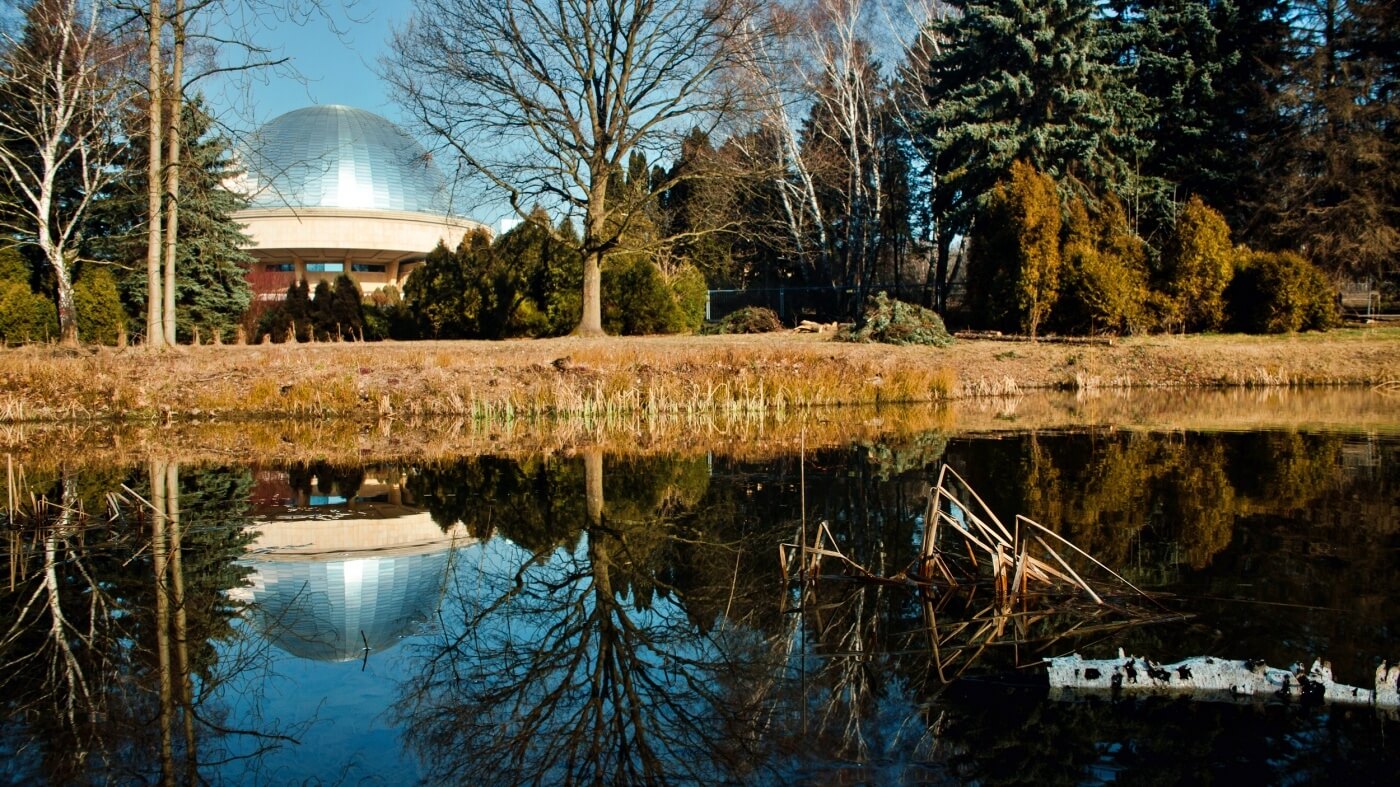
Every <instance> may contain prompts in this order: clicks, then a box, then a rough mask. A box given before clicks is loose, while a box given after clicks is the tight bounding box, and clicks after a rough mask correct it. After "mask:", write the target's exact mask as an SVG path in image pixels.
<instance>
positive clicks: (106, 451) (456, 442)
mask: <svg viewBox="0 0 1400 787" xmlns="http://www.w3.org/2000/svg"><path fill="white" fill-rule="evenodd" d="M1398 403H1400V393H1397V394H1395V395H1391V394H1387V393H1384V392H1377V391H1374V390H1372V389H1365V388H1359V387H1355V386H1352V387H1333V388H1327V389H1297V388H1279V387H1275V388H1252V389H1245V388H1235V389H1213V390H1196V391H1178V390H1170V391H1164V390H1158V391H1148V390H1141V389H1138V390H1127V389H1119V390H1100V391H1077V392H1039V393H1035V394H1032V395H1028V396H1014V397H995V398H992V397H985V398H979V399H967V400H962V401H958V402H946V403H938V404H927V405H891V406H886V407H878V408H877V407H831V408H824V409H811V410H806V411H802V412H796V413H790V414H787V415H778V414H774V413H735V414H722V415H714V414H694V415H688V416H687V415H679V416H659V417H652V416H648V415H645V414H628V415H623V416H621V417H616V418H610V419H600V420H595V421H583V420H570V421H560V420H556V421H550V422H538V423H532V422H523V421H521V422H516V423H513V424H502V423H488V422H479V421H473V420H470V419H461V418H456V419H454V418H421V419H417V418H407V419H386V420H384V421H381V422H378V423H363V422H359V421H355V420H350V419H336V420H304V421H296V420H274V419H262V420H257V421H234V420H223V421H183V422H182V421H175V422H172V423H170V424H168V425H165V424H150V423H129V422H128V423H116V422H110V421H107V422H68V423H29V424H0V453H4V454H6V455H7V456H8V457H9V458H10V460H12V461H13V462H14V463H16V464H17V465H20V466H27V467H30V468H49V469H52V468H56V467H60V466H62V467H68V468H76V467H85V466H114V465H127V464H137V463H143V462H146V461H150V460H153V459H155V460H161V461H178V462H185V463H192V464H199V465H211V464H227V463H233V464H258V463H261V462H268V461H273V462H317V461H327V462H331V463H333V464H348V465H358V464H364V463H372V462H400V461H403V462H413V463H419V462H426V463H432V462H435V461H440V460H450V459H453V458H456V457H459V456H470V455H493V456H510V457H529V456H550V455H572V454H575V453H577V452H580V451H586V450H593V449H600V450H602V451H603V452H604V453H607V454H617V455H629V456H635V455H675V456H689V455H697V454H710V455H717V456H726V457H732V458H740V459H745V460H764V459H769V458H774V457H780V456H795V455H798V454H799V453H802V452H806V453H807V454H808V455H812V454H814V453H816V452H820V451H823V450H830V449H846V448H849V447H850V446H852V445H866V446H869V447H871V448H872V449H874V450H880V449H879V447H880V446H887V447H890V446H894V447H898V446H904V447H908V446H911V445H914V446H917V445H921V444H925V443H929V441H933V442H934V443H937V442H938V441H939V440H943V439H949V438H953V437H968V436H976V435H1010V434H1018V433H1036V434H1055V433H1067V432H1071V433H1078V432H1095V433H1103V434H1114V433H1123V432H1173V433H1184V432H1203V433H1204V432H1247V431H1287V432H1318V433H1332V434H1342V435H1350V436H1353V437H1365V436H1374V435H1380V434H1384V435H1400V410H1397V408H1396V404H1398ZM79 446H80V448H75V447H79Z"/></svg>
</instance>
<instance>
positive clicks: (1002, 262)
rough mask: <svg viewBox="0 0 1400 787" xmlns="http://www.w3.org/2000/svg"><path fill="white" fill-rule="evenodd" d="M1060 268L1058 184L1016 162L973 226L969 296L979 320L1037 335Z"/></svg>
mask: <svg viewBox="0 0 1400 787" xmlns="http://www.w3.org/2000/svg"><path fill="white" fill-rule="evenodd" d="M1060 268H1061V259H1060V199H1059V194H1058V192H1057V191H1056V189H1055V182H1054V180H1052V179H1051V178H1050V176H1048V175H1046V174H1044V173H1042V172H1038V171H1037V170H1036V169H1035V167H1033V166H1032V165H1030V164H1029V163H1027V162H1025V161H1017V162H1015V163H1014V164H1012V166H1011V172H1010V176H1009V178H1008V179H1007V180H1005V181H1003V182H1002V183H1000V184H998V185H997V187H996V188H995V189H993V190H992V193H991V195H990V196H989V197H988V200H987V206H986V209H985V210H984V211H983V212H982V214H981V215H980V216H979V217H978V220H977V224H976V225H975V227H974V235H973V243H972V265H971V267H970V268H969V270H968V296H969V298H970V300H971V305H972V307H973V310H974V312H976V319H977V320H978V321H979V322H982V323H985V324H987V325H989V326H990V327H993V328H1000V329H1002V330H1012V331H1014V330H1020V331H1023V332H1025V333H1028V334H1030V335H1031V336H1035V335H1036V334H1037V332H1038V331H1039V329H1040V327H1041V326H1042V325H1043V324H1044V323H1045V321H1046V318H1047V317H1049V316H1050V309H1051V307H1052V306H1053V305H1054V304H1055V301H1056V299H1057V295H1058V293H1059V289H1060Z"/></svg>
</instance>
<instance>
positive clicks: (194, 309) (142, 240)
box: [88, 98, 252, 341]
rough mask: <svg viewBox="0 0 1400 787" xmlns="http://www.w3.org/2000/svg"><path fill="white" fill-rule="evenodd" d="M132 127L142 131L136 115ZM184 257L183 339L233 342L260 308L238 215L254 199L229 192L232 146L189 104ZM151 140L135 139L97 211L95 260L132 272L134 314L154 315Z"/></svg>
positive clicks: (180, 294) (127, 291)
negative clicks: (253, 307) (149, 277)
mask: <svg viewBox="0 0 1400 787" xmlns="http://www.w3.org/2000/svg"><path fill="white" fill-rule="evenodd" d="M129 122H130V123H131V124H138V125H139V124H140V123H141V122H142V121H141V119H140V117H139V114H138V115H133V117H132V118H131V119H130V121H129ZM181 133H182V134H183V135H184V137H185V140H184V144H183V148H182V153H181V159H182V161H183V166H184V169H183V171H182V173H181V180H180V226H179V252H178V254H179V258H178V260H177V261H176V276H177V278H176V283H175V288H176V289H175V294H176V299H175V310H176V324H177V329H178V336H180V337H181V338H184V339H188V338H189V337H190V336H192V335H193V333H194V331H195V330H196V329H198V330H199V332H200V334H201V335H204V336H208V335H209V334H210V333H212V332H216V331H217V332H219V333H220V334H221V335H222V338H223V339H224V340H226V341H227V340H231V339H232V337H233V333H234V331H235V330H236V329H237V325H238V321H239V319H240V318H241V317H242V315H243V313H244V311H246V310H247V308H248V304H249V303H250V302H251V301H252V291H251V289H250V288H249V286H248V281H247V277H246V271H247V266H248V264H249V263H250V262H251V261H252V257H251V256H250V255H249V254H248V252H247V251H246V248H247V246H248V245H249V242H250V241H249V238H248V236H247V235H246V234H244V232H243V228H242V226H241V225H240V224H239V223H238V222H237V221H235V220H234V219H233V214H234V213H235V212H237V211H239V210H242V209H243V208H245V207H247V205H248V201H247V198H246V197H244V196H243V195H241V194H239V193H237V192H235V191H231V190H229V189H227V188H225V187H224V184H225V183H226V182H227V181H228V180H230V179H232V178H234V177H236V176H237V175H238V174H239V170H238V168H237V165H236V163H235V162H234V160H233V158H232V144H231V143H230V141H229V140H228V138H227V137H224V136H222V135H221V134H218V133H216V132H215V131H214V124H213V118H212V117H210V115H209V114H208V113H207V112H206V111H205V110H204V102H203V100H202V99H200V98H195V99H193V100H191V101H188V102H185V103H184V105H183V123H182V128H181ZM145 146H146V138H145V135H144V134H132V135H131V137H130V147H129V148H128V152H127V156H126V158H124V159H123V160H122V161H121V166H122V172H121V175H120V176H119V177H118V178H117V179H116V180H115V181H114V182H113V183H112V185H111V187H110V188H109V190H108V193H107V194H106V196H105V198H104V199H103V200H102V201H101V202H100V205H99V207H98V209H97V210H96V211H95V212H94V214H95V215H94V220H93V222H92V226H91V228H90V229H89V230H88V233H89V235H90V236H92V237H93V241H92V244H91V245H92V253H93V254H94V256H96V257H97V258H99V259H104V260H109V261H111V262H114V263H118V264H119V265H120V266H121V267H122V268H123V269H125V270H128V271H129V273H127V274H126V276H124V277H123V278H122V280H121V281H120V282H119V283H118V286H119V288H120V290H121V293H122V300H123V302H124V304H125V307H126V312H127V314H129V315H144V314H145V313H146V270H145V266H144V265H142V264H138V263H140V262H141V261H142V260H144V259H145V257H146V244H147V233H146V212H147V205H146V147H145Z"/></svg>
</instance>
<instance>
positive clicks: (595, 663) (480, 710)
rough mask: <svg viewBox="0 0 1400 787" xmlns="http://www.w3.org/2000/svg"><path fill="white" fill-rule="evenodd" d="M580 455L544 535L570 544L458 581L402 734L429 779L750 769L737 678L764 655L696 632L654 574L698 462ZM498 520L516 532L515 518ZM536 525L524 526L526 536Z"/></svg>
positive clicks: (624, 778) (407, 704) (586, 777)
mask: <svg viewBox="0 0 1400 787" xmlns="http://www.w3.org/2000/svg"><path fill="white" fill-rule="evenodd" d="M573 464H574V466H575V468H576V469H581V470H582V471H583V472H582V474H581V477H579V476H575V477H576V478H579V480H580V481H581V483H579V484H578V485H576V486H575V487H574V488H573V491H572V501H573V502H572V503H571V504H568V505H564V504H560V505H557V506H555V507H554V508H553V509H552V510H553V511H555V512H556V513H557V512H560V511H570V512H574V516H572V517H570V518H567V519H566V518H563V517H556V518H554V519H553V520H552V522H551V524H553V525H554V526H555V528H557V530H556V532H555V533H554V534H551V535H549V536H548V537H547V538H544V539H541V540H540V541H537V543H545V544H571V545H573V546H566V547H564V548H560V549H557V550H553V551H551V552H543V553H540V554H537V555H535V556H533V557H532V556H530V555H528V554H526V553H525V552H523V551H519V552H517V551H514V550H507V549H505V548H504V547H502V548H501V549H500V550H499V552H500V553H502V554H501V556H500V559H501V560H504V561H508V562H509V563H510V565H507V566H497V567H495V568H494V569H492V568H485V567H484V568H483V570H482V572H481V574H480V575H476V576H470V577H468V576H463V575H459V576H458V577H457V583H456V586H455V592H454V593H453V596H454V601H455V605H454V608H455V609H457V610H458V611H460V612H461V614H462V615H463V616H464V620H463V621H462V624H463V625H462V626H461V627H460V628H459V627H458V626H457V625H456V624H455V621H454V622H453V625H451V626H449V627H447V631H444V632H443V635H442V638H441V639H440V640H439V641H437V642H435V643H434V644H433V645H432V646H431V647H429V648H427V649H426V650H425V651H424V652H423V654H422V656H423V658H422V660H421V662H420V663H419V670H417V672H416V673H415V674H414V675H412V676H411V677H410V678H409V679H408V680H407V681H406V687H407V693H406V694H405V696H404V698H403V700H402V702H401V704H400V708H399V709H400V711H401V713H402V714H403V716H404V718H405V720H406V722H407V724H408V727H409V734H408V738H409V740H410V741H412V742H413V745H414V746H415V747H416V748H417V749H418V750H419V751H420V753H421V754H422V755H423V758H424V760H425V762H427V763H428V764H429V767H430V768H431V771H432V772H431V775H432V777H433V778H434V779H440V780H444V781H453V782H474V781H491V782H501V781H506V782H522V781H580V782H584V781H607V782H616V783H651V782H659V781H669V780H674V779H677V778H689V779H704V778H715V777H720V778H722V777H724V776H725V775H730V776H733V775H738V774H742V773H744V771H745V767H746V765H745V763H747V762H749V756H748V751H747V749H748V746H749V744H750V743H751V738H750V735H749V734H747V733H745V729H746V726H745V719H746V715H745V713H746V711H747V710H748V709H750V708H751V706H752V704H753V703H752V701H751V700H747V699H745V698H744V697H743V695H742V694H739V693H736V692H732V691H731V690H730V687H732V686H734V685H735V684H736V683H738V684H743V683H744V681H743V680H742V679H741V678H740V676H741V674H742V673H743V672H745V671H746V670H748V669H752V668H753V665H754V664H755V663H756V662H755V661H754V660H750V659H745V658H735V655H736V654H735V653H734V650H735V649H736V648H742V647H744V646H743V645H742V644H741V643H742V641H743V638H742V637H741V636H739V635H738V634H737V633H736V632H735V630H731V629H728V628H724V629H722V630H720V631H716V632H712V633H711V635H709V636H706V635H703V634H701V633H700V632H699V630H698V629H697V627H696V626H695V625H694V624H692V623H691V622H690V620H689V619H688V618H687V617H686V614H685V612H684V610H683V609H682V608H681V606H680V605H679V604H678V603H677V599H676V598H675V597H674V595H673V594H672V589H671V588H670V587H669V586H667V585H665V584H664V580H663V579H662V578H661V576H660V575H661V574H662V573H663V572H661V571H658V569H659V568H660V567H662V566H663V565H664V563H665V562H666V561H665V559H664V556H665V553H666V552H667V551H668V550H671V549H675V548H677V546H676V543H675V541H674V539H673V538H671V535H672V534H673V532H674V522H673V517H675V516H678V515H681V514H683V513H684V511H685V509H686V508H687V507H688V506H689V505H693V504H694V502H695V501H697V500H698V499H699V497H700V495H701V494H702V493H703V490H704V484H702V483H701V481H702V480H703V478H704V476H705V474H704V473H703V472H701V471H703V468H704V464H703V462H687V461H670V460H662V461H658V462H641V461H633V462H627V461H622V462H618V463H617V466H616V467H615V468H614V467H608V469H607V474H606V475H605V473H604V459H603V457H602V456H601V454H598V453H596V452H586V453H585V454H584V456H583V457H582V458H581V459H580V460H576V461H575V462H574V463H573ZM580 466H581V467H580ZM556 477H557V476H556ZM615 479H616V480H615ZM483 491H484V490H483ZM494 516H497V517H500V519H498V520H497V532H498V533H500V534H502V535H506V536H508V537H509V535H510V533H511V531H512V530H513V528H514V527H515V525H516V524H517V520H516V519H515V518H510V519H507V518H506V517H505V516H504V512H501V511H497V512H496V513H495V514H494ZM540 521H542V520H541V518H540V517H539V516H538V515H537V512H529V513H527V515H526V518H525V520H524V522H523V524H525V525H527V526H528V527H527V530H526V532H527V533H529V534H530V535H531V536H532V540H535V537H536V536H537V533H536V531H535V529H534V528H535V527H536V526H537V525H538V523H539V522H540ZM499 543H500V542H497V544H499ZM522 546H523V544H522ZM466 562H470V561H466ZM483 565H484V564H483ZM657 593H662V594H665V595H667V596H669V598H667V599H666V600H665V601H657V600H656V595H655V594H657ZM647 599H651V600H650V601H648V600H647ZM725 632H728V633H725Z"/></svg>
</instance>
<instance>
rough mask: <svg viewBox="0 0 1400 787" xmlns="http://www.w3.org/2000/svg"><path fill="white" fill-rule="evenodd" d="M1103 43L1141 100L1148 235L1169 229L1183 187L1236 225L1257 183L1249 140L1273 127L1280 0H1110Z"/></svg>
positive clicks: (1280, 49)
mask: <svg viewBox="0 0 1400 787" xmlns="http://www.w3.org/2000/svg"><path fill="white" fill-rule="evenodd" d="M1111 6H1112V8H1113V9H1114V12H1115V13H1114V16H1113V17H1112V18H1111V25H1112V29H1113V32H1114V38H1113V45H1114V47H1115V50H1116V52H1117V57H1118V58H1119V61H1120V63H1122V65H1123V66H1124V67H1125V68H1127V69H1128V72H1129V73H1130V74H1131V76H1130V79H1129V81H1130V84H1131V86H1132V88H1133V89H1134V90H1135V91H1136V92H1138V93H1139V94H1141V95H1142V96H1143V98H1144V100H1145V101H1146V106H1145V111H1146V115H1145V118H1146V121H1147V126H1146V127H1145V128H1144V129H1143V131H1142V134H1143V136H1144V138H1145V141H1146V142H1147V143H1149V144H1148V147H1147V148H1146V149H1145V150H1144V151H1143V154H1142V157H1141V159H1140V161H1139V164H1138V166H1139V167H1140V172H1141V174H1142V176H1143V178H1144V184H1145V187H1144V189H1143V191H1142V198H1143V200H1144V204H1142V205H1141V206H1140V209H1139V211H1138V212H1139V213H1140V214H1142V217H1143V218H1144V219H1145V222H1144V234H1145V235H1147V236H1148V237H1152V236H1155V235H1157V234H1158V233H1159V232H1161V231H1164V230H1165V231H1168V232H1169V231H1170V229H1171V224H1172V222H1173V220H1174V217H1175V205H1174V204H1173V202H1174V201H1181V200H1184V199H1186V198H1188V197H1190V196H1191V195H1198V196H1200V197H1201V198H1202V199H1203V200H1204V201H1205V202H1206V203H1208V204H1211V205H1217V206H1219V207H1220V209H1221V210H1222V212H1223V213H1224V215H1225V216H1226V217H1227V219H1228V220H1229V223H1230V225H1231V226H1244V225H1245V223H1246V220H1247V218H1248V217H1249V215H1250V213H1251V209H1250V205H1251V204H1252V203H1254V202H1255V201H1256V200H1257V195H1258V194H1260V193H1261V191H1263V190H1264V189H1265V188H1267V185H1266V183H1265V182H1264V181H1263V178H1264V177H1265V175H1264V174H1263V173H1262V172H1261V171H1260V168H1259V164H1258V147H1259V145H1260V143H1261V141H1262V140H1264V139H1267V138H1268V136H1270V135H1271V134H1272V133H1275V131H1276V128H1277V125H1278V122H1279V118H1278V115H1277V110H1278V107H1277V102H1278V97H1279V93H1280V88H1281V85H1280V81H1279V80H1280V76H1281V75H1282V69H1283V65H1284V63H1285V61H1286V57H1287V51H1288V25H1287V22H1286V19H1287V15H1288V12H1289V8H1288V6H1289V4H1288V3H1287V2H1286V1H1285V0H1224V1H1223V2H1220V1H1212V0H1163V1H1162V2H1146V0H1114V2H1113V3H1112V4H1111Z"/></svg>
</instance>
